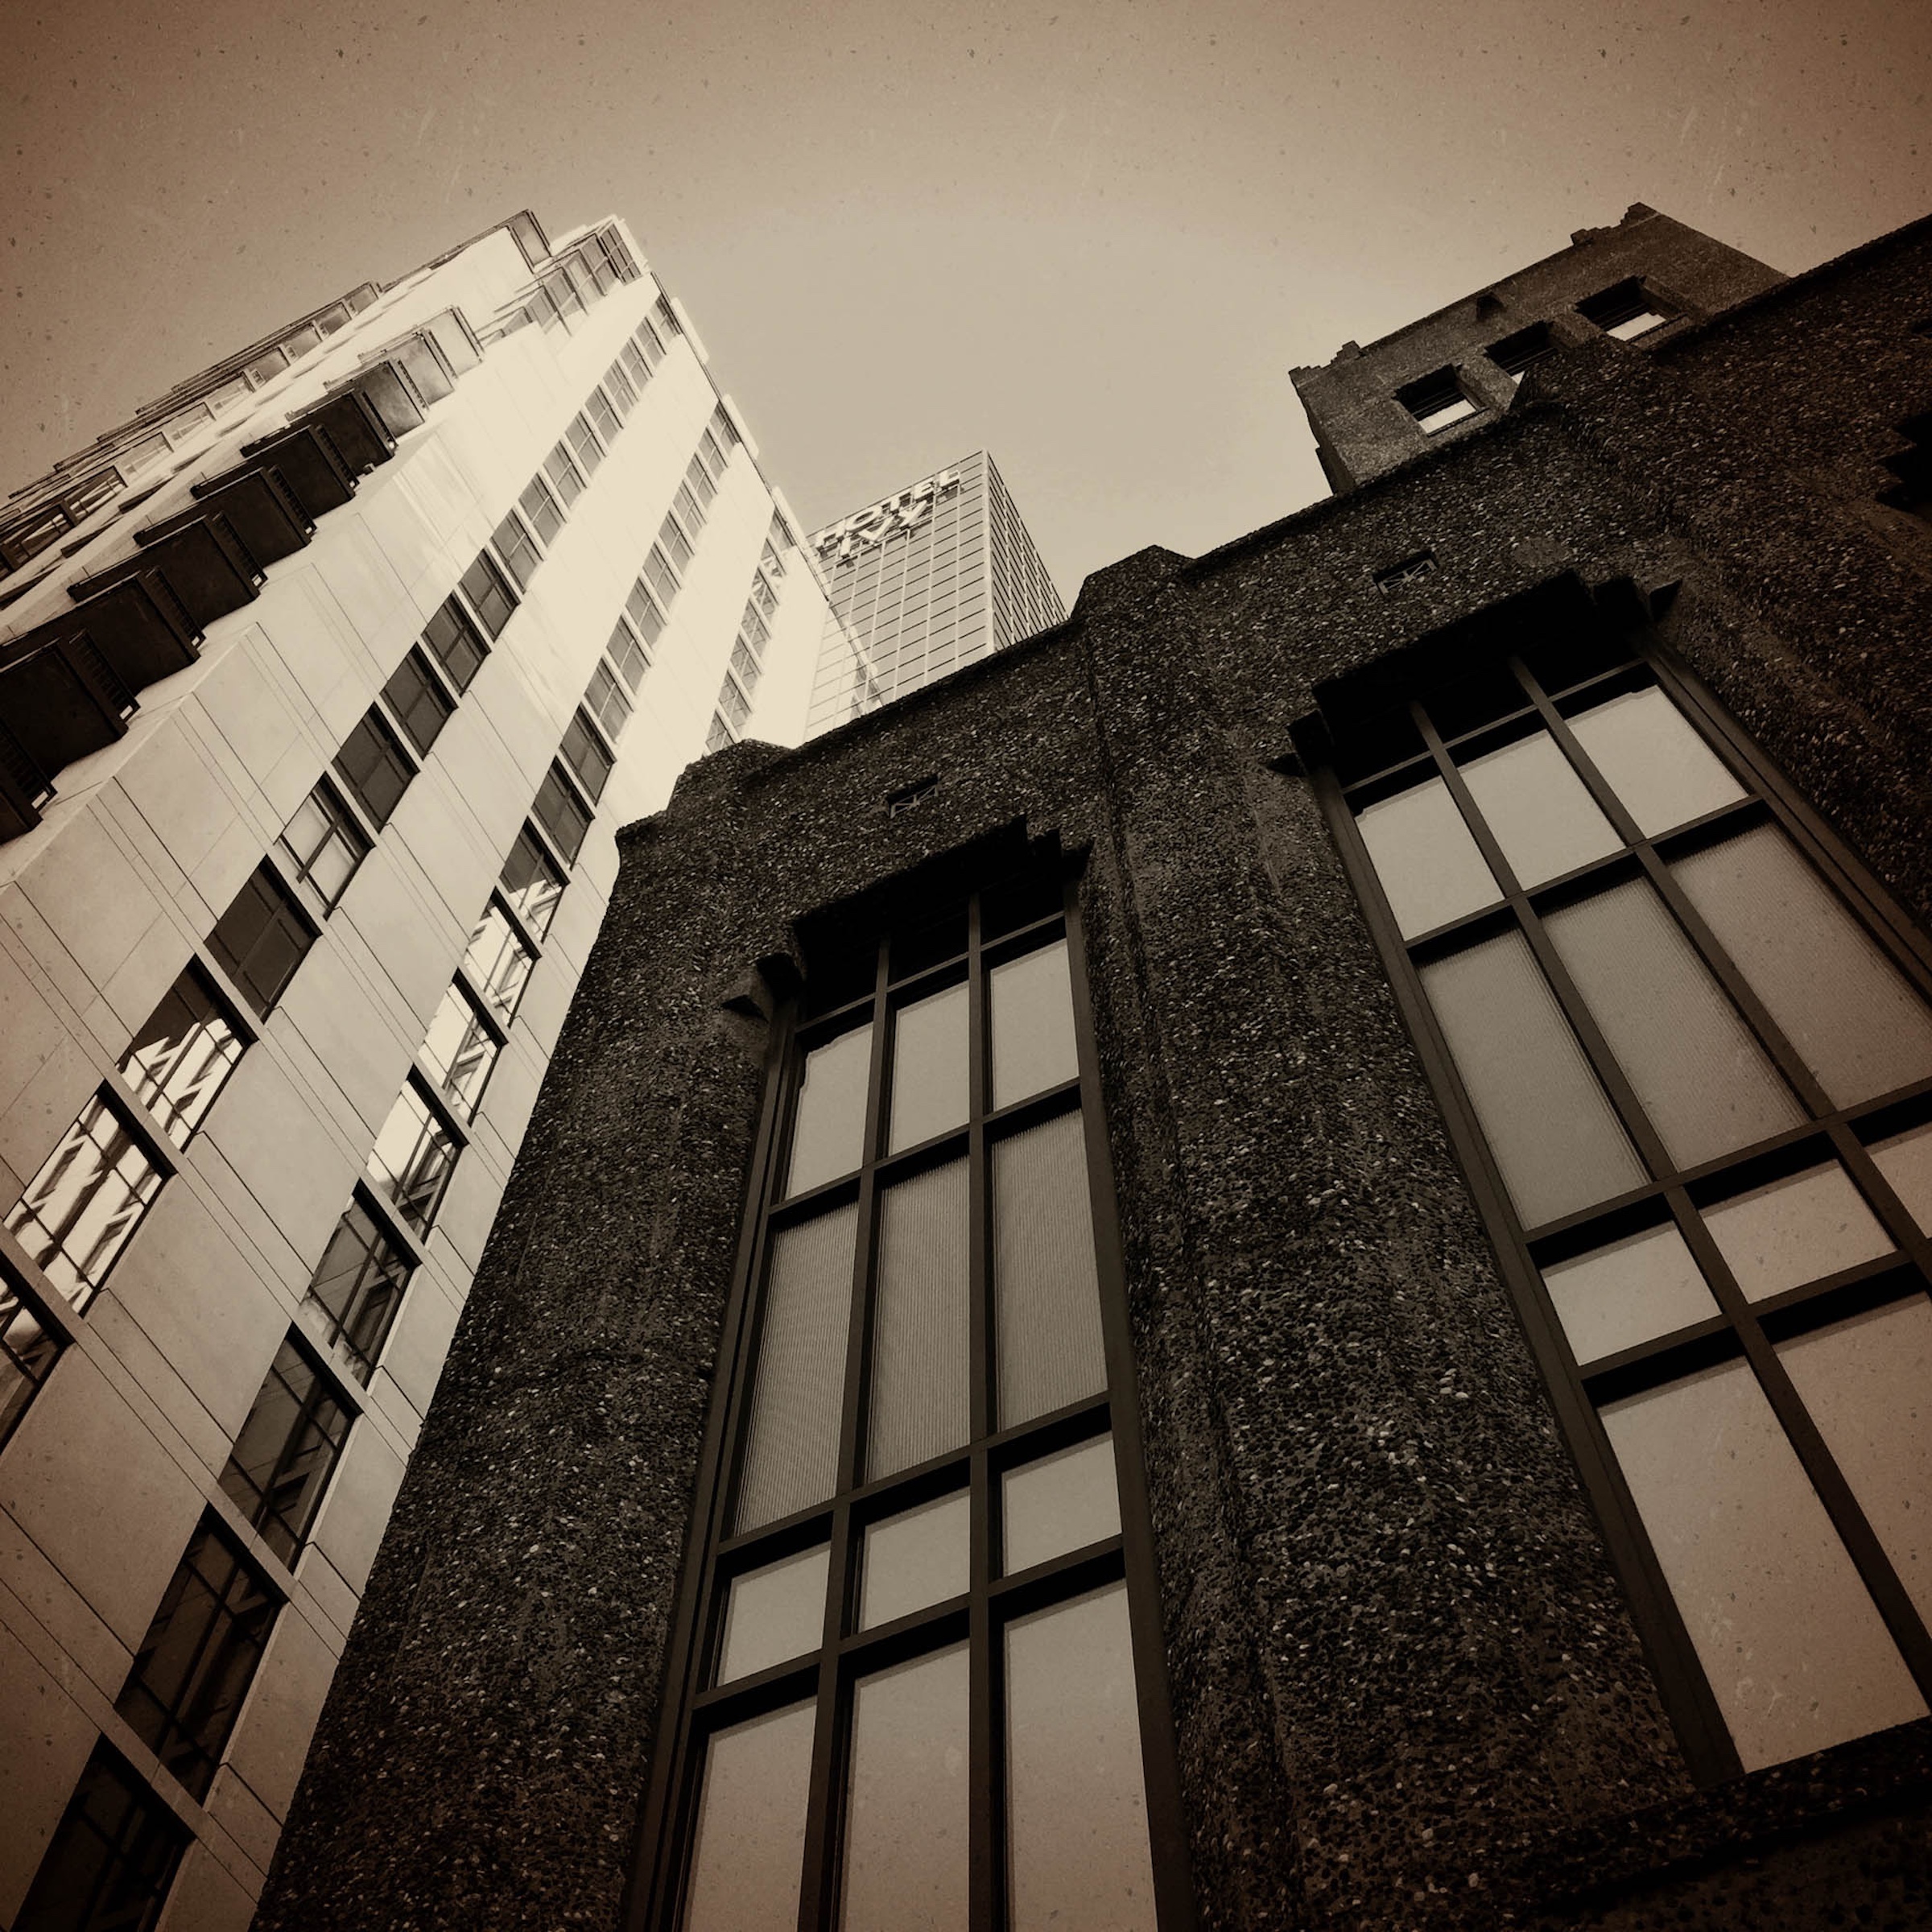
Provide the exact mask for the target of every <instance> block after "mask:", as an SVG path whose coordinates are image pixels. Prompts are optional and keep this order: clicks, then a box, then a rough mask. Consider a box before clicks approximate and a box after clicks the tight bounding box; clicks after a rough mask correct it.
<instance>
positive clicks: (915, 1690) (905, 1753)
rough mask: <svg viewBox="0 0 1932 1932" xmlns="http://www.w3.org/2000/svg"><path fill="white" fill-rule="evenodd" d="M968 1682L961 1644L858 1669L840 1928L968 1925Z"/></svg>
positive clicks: (919, 1929)
mask: <svg viewBox="0 0 1932 1932" xmlns="http://www.w3.org/2000/svg"><path fill="white" fill-rule="evenodd" d="M966 1692H967V1667H966V1646H965V1645H964V1644H956V1645H954V1646H953V1647H952V1649H950V1650H942V1651H940V1652H939V1653H938V1654H937V1655H936V1656H934V1657H918V1658H915V1659H914V1661H913V1662H911V1663H909V1664H901V1665H900V1666H898V1669H897V1670H882V1671H881V1672H880V1673H879V1674H878V1675H877V1676H876V1677H868V1678H861V1679H860V1681H859V1684H858V1687H857V1691H855V1692H854V1693H853V1696H852V1788H851V1799H852V1803H851V1810H850V1812H849V1813H848V1816H847V1819H846V1826H845V1884H844V1892H843V1893H842V1895H841V1904H842V1909H841V1911H840V1926H842V1927H843V1929H844V1932H965V1928H966V1926H967V1922H968V1909H969V1895H968V1876H967V1859H966V1841H967V1830H968V1806H967V1781H966V1769H967V1761H968V1737H967V1703H966Z"/></svg>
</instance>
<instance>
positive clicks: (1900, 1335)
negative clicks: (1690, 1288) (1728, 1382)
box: [1778, 1294, 1932, 1619]
mask: <svg viewBox="0 0 1932 1932" xmlns="http://www.w3.org/2000/svg"><path fill="white" fill-rule="evenodd" d="M1778 1354H1779V1356H1780V1357H1781V1359H1782V1360H1783V1362H1784V1364H1785V1368H1786V1369H1788V1370H1789V1371H1790V1376H1791V1380H1792V1381H1794V1383H1795V1384H1796V1385H1798V1393H1799V1394H1800V1395H1801V1396H1802V1397H1804V1401H1805V1406H1806V1408H1807V1409H1808V1410H1810V1412H1811V1419H1812V1421H1813V1422H1816V1423H1817V1425H1818V1433H1819V1434H1820V1435H1823V1437H1824V1439H1825V1447H1827V1448H1828V1449H1829V1450H1830V1451H1831V1455H1832V1458H1833V1459H1834V1460H1835V1462H1836V1463H1837V1464H1838V1466H1839V1468H1840V1469H1842V1470H1843V1472H1844V1473H1845V1477H1846V1480H1847V1481H1848V1482H1849V1483H1850V1484H1851V1485H1852V1489H1853V1491H1854V1492H1855V1493H1856V1496H1857V1497H1858V1500H1859V1502H1860V1505H1861V1506H1862V1507H1863V1508H1864V1513H1865V1514H1866V1516H1867V1517H1868V1519H1869V1520H1870V1521H1871V1525H1872V1529H1873V1530H1875V1531H1876V1533H1877V1536H1878V1540H1879V1541H1880V1542H1881V1543H1883V1544H1884V1545H1885V1554H1886V1555H1888V1556H1889V1557H1890V1558H1891V1559H1892V1564H1893V1568H1894V1569H1896V1570H1897V1572H1898V1578H1899V1581H1900V1582H1901V1583H1903V1584H1904V1585H1905V1589H1906V1591H1907V1592H1908V1593H1909V1595H1910V1596H1911V1599H1912V1600H1913V1603H1914V1604H1917V1605H1918V1613H1919V1615H1920V1616H1923V1617H1926V1618H1928V1619H1932V1517H1928V1515H1927V1513H1926V1497H1927V1496H1932V1301H1928V1300H1926V1297H1925V1296H1924V1295H1922V1294H1915V1295H1913V1297H1912V1298H1910V1299H1909V1301H1903V1302H1893V1304H1892V1306H1891V1307H1889V1308H1874V1309H1872V1310H1870V1311H1868V1312H1867V1313H1865V1314H1864V1315H1853V1316H1852V1319H1850V1320H1849V1321H1843V1322H1834V1323H1831V1325H1830V1326H1829V1327H1824V1328H1818V1329H1814V1331H1812V1332H1811V1333H1810V1334H1809V1335H1800V1336H1799V1337H1798V1339H1797V1340H1795V1341H1790V1342H1786V1343H1785V1344H1784V1346H1783V1347H1782V1348H1780V1349H1779V1350H1778Z"/></svg>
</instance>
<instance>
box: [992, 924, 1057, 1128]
mask: <svg viewBox="0 0 1932 1932" xmlns="http://www.w3.org/2000/svg"><path fill="white" fill-rule="evenodd" d="M987 979H988V981H989V985H990V986H991V989H992V993H991V997H992V1001H993V1105H994V1106H995V1107H1010V1106H1011V1105H1012V1104H1013V1102H1014V1101H1015V1100H1025V1099H1026V1096H1027V1095H1028V1094H1030V1093H1038V1092H1041V1091H1042V1089H1044V1088H1048V1087H1057V1086H1059V1084H1060V1083H1061V1082H1062V1081H1063V1080H1074V1079H1075V1078H1077V1077H1078V1075H1079V1074H1080V1058H1079V1055H1077V1053H1076V1052H1075V1049H1074V1043H1073V985H1072V982H1071V980H1070V979H1069V978H1068V976H1067V942H1066V941H1065V940H1064V939H1056V940H1055V942H1054V943H1053V944H1052V945H1051V946H1042V947H1040V949H1039V950H1038V952H1029V953H1026V954H1024V955H1022V957H1020V958H1019V959H1017V960H1008V961H1007V962H1006V964H1005V965H1003V966H996V967H994V968H993V971H992V972H990V973H989V974H988V975H987Z"/></svg>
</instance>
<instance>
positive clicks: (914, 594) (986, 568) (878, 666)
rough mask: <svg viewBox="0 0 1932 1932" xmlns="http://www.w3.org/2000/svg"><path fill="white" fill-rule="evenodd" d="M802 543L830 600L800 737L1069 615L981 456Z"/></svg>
mask: <svg viewBox="0 0 1932 1932" xmlns="http://www.w3.org/2000/svg"><path fill="white" fill-rule="evenodd" d="M807 542H808V547H809V548H810V549H811V551H812V553H813V555H815V557H816V559H817V560H818V564H819V568H820V570H821V571H822V572H824V578H825V586H826V591H827V593H828V596H829V597H830V599H831V602H832V610H831V613H830V614H829V615H828V617H827V619H826V624H825V637H824V643H823V645H822V646H821V647H820V650H819V667H818V675H817V676H816V677H815V679H814V680H813V683H812V689H811V708H810V710H809V712H807V718H806V735H807V737H816V736H817V735H818V734H819V733H820V732H823V731H829V730H831V729H832V727H833V726H834V725H843V724H845V723H848V721H849V720H852V719H853V718H857V717H862V716H865V713H866V712H869V711H873V710H876V709H877V708H878V707H879V706H880V705H881V704H890V702H891V701H892V700H894V698H901V697H904V696H906V693H907V692H908V691H919V690H923V688H924V687H926V686H927V684H929V683H931V682H932V680H933V679H935V678H943V677H944V676H946V675H947V674H948V673H949V672H951V671H955V670H956V669H958V668H959V667H960V666H961V665H963V664H971V663H975V662H976V660H977V659H979V658H982V657H984V656H985V655H986V654H987V653H988V652H989V651H995V650H1005V649H1006V647H1007V646H1009V644H1013V643H1014V642H1018V640H1019V639H1020V638H1030V637H1031V636H1032V635H1033V634H1034V632H1035V631H1040V630H1047V629H1049V628H1050V627H1051V626H1052V625H1055V624H1058V623H1059V621H1061V619H1062V618H1063V617H1065V616H1066V614H1067V608H1066V606H1065V605H1063V603H1062V602H1061V601H1060V593H1059V592H1058V591H1057V590H1056V589H1055V588H1054V584H1053V579H1052V578H1051V576H1049V575H1048V574H1047V567H1046V565H1045V564H1042V562H1041V561H1040V554H1039V551H1038V550H1037V549H1036V548H1035V547H1034V541H1033V538H1032V536H1031V535H1030V534H1029V532H1028V530H1027V528H1026V525H1025V524H1024V523H1023V522H1021V520H1020V513H1019V511H1018V510H1017V509H1016V508H1015V507H1014V505H1013V497H1012V495H1011V493H1009V491H1008V489H1007V488H1006V485H1005V481H1004V479H1003V478H1002V477H1001V475H1000V473H999V470H998V469H997V466H996V465H995V464H994V463H993V457H992V456H991V454H990V453H989V452H988V451H986V450H983V449H980V450H976V451H974V452H973V453H972V455H971V456H966V457H963V458H962V459H961V460H960V461H959V462H957V463H954V464H950V465H948V466H947V468H946V469H942V470H939V471H937V472H935V473H934V474H933V475H931V476H930V477H921V478H920V480H919V481H918V482H917V483H914V484H911V485H908V486H907V487H906V489H902V490H899V491H898V492H897V493H895V494H894V495H892V496H890V497H881V498H880V499H879V501H878V502H876V503H873V504H870V505H869V506H867V507H866V508H865V509H864V510H858V511H857V512H855V513H854V514H852V515H851V516H849V517H844V518H840V521H839V522H836V523H831V524H828V525H827V526H825V528H824V529H823V530H819V531H816V532H815V534H814V535H812V536H811V538H810V539H808V540H807Z"/></svg>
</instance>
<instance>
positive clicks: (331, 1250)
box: [307, 1200, 410, 1382]
mask: <svg viewBox="0 0 1932 1932" xmlns="http://www.w3.org/2000/svg"><path fill="white" fill-rule="evenodd" d="M409 1277H410V1262H409V1259H408V1257H407V1256H406V1255H405V1254H404V1253H403V1251H402V1250H401V1249H399V1248H398V1247H397V1246H396V1245H395V1244H394V1242H393V1241H391V1240H390V1237H389V1236H387V1235H386V1234H385V1233H384V1232H382V1229H381V1228H378V1226H377V1225H376V1222H375V1220H374V1216H372V1215H371V1214H370V1213H369V1210H368V1209H367V1208H365V1207H364V1206H363V1205H362V1203H361V1202H360V1201H358V1200H352V1201H350V1203H349V1207H348V1208H347V1210H346V1211H345V1212H344V1214H343V1216H342V1219H341V1220H340V1221H338V1222H337V1223H336V1231H335V1232H334V1233H333V1234H332V1235H331V1236H329V1241H328V1247H327V1248H326V1249H324V1251H323V1255H322V1259H321V1261H320V1263H319V1264H318V1265H317V1267H316V1273H315V1278H314V1279H313V1280H312V1281H311V1282H310V1283H309V1285H308V1295H307V1299H308V1300H309V1301H312V1302H314V1303H315V1304H316V1307H319V1308H320V1309H322V1310H323V1311H324V1313H325V1314H327V1315H328V1318H329V1335H328V1340H329V1342H330V1344H331V1345H332V1347H334V1348H336V1349H337V1350H338V1351H339V1352H340V1354H341V1357H342V1359H343V1360H344V1361H345V1364H347V1366H348V1368H349V1373H350V1374H352V1375H353V1377H355V1379H356V1380H357V1381H359V1382H367V1381H368V1380H369V1377H370V1376H371V1375H372V1374H373V1373H374V1371H375V1366H376V1362H377V1360H378V1357H379V1356H381V1355H382V1344H383V1343H384V1342H385V1341H386V1340H388V1339H389V1331H390V1327H391V1326H392V1325H393V1324H394V1321H395V1319H396V1311H397V1309H398V1307H400V1306H401V1304H402V1300H403V1290H405V1289H406V1288H407V1287H408V1286H409Z"/></svg>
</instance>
